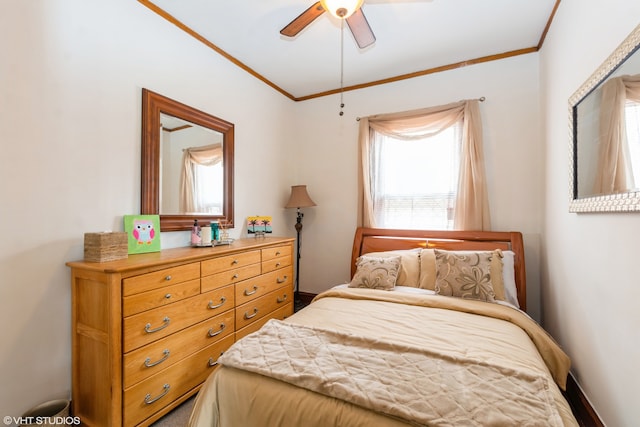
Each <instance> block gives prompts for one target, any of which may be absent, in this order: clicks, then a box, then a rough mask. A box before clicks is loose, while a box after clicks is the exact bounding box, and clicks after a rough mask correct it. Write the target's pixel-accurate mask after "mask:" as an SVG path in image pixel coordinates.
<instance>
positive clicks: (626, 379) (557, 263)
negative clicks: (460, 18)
mask: <svg viewBox="0 0 640 427" xmlns="http://www.w3.org/2000/svg"><path fill="white" fill-rule="evenodd" d="M0 7H1V8H2V9H1V10H2V13H0V52H2V55H3V60H2V61H1V62H0V96H1V98H2V102H1V103H0V127H1V128H2V130H3V139H2V141H1V142H0V143H1V144H2V148H3V155H2V156H0V201H1V203H0V236H2V238H1V239H0V277H2V282H1V283H0V313H1V314H0V322H1V324H2V325H3V327H2V335H1V337H2V346H1V347H0V378H2V380H3V382H2V386H1V387H0V415H3V416H5V415H13V416H17V415H19V414H21V413H22V412H24V411H25V410H26V409H27V408H29V407H31V406H33V405H35V404H36V403H39V402H42V401H44V400H48V399H52V398H58V397H68V395H69V392H70V370H71V366H70V365H71V358H70V345H71V339H70V286H69V272H68V269H67V268H66V267H65V266H64V263H65V262H66V261H69V260H73V259H81V258H82V236H83V233H84V232H88V231H99V230H105V229H114V230H121V229H122V215H124V214H128V213H136V212H139V198H140V190H139V180H140V114H141V107H140V105H141V89H142V88H143V87H147V88H149V89H151V90H153V91H155V92H158V93H161V94H163V95H166V96H169V97H171V98H173V99H176V100H178V101H181V102H184V103H186V104H189V105H192V106H194V107H196V108H199V109H202V110H204V111H208V112H210V113H212V114H214V115H217V116H219V117H221V118H223V119H226V120H228V121H231V122H233V123H235V124H236V150H235V156H236V170H235V183H236V187H235V195H236V209H235V214H236V222H237V223H238V227H237V228H236V229H235V230H234V231H233V235H232V236H233V237H239V236H240V235H243V234H244V233H245V231H246V230H245V228H244V226H243V225H242V222H243V218H245V217H246V216H248V215H272V216H273V218H274V234H276V235H293V234H294V232H293V224H294V222H295V213H294V211H292V210H285V209H283V208H282V206H283V205H284V204H285V203H286V200H287V198H288V194H289V186H290V185H293V184H307V185H308V189H309V192H310V194H311V196H312V198H313V199H314V200H315V201H316V202H317V203H318V206H317V207H315V208H309V209H305V217H304V230H303V245H302V255H303V258H302V260H301V263H302V264H301V266H302V272H301V278H300V284H301V289H302V290H303V291H307V292H319V291H322V290H323V289H326V288H327V287H328V286H330V285H332V284H334V283H339V282H342V281H345V280H347V279H348V277H349V265H348V264H349V259H350V251H351V242H352V238H353V232H354V229H355V226H356V200H355V199H356V182H357V145H356V138H357V122H356V121H355V118H356V116H366V115H371V114H376V113H384V112H390V111H401V110H408V109H414V108H420V107H425V106H431V105H439V104H445V103H448V102H451V101H457V100H460V99H465V98H474V97H480V96H485V97H486V98H487V100H486V101H485V103H483V104H481V112H482V115H483V121H484V124H485V125H484V135H485V156H486V161H487V172H488V185H489V192H490V201H491V206H492V216H493V221H492V223H493V228H494V229H496V230H520V231H522V232H523V233H524V235H525V245H526V250H527V267H528V290H529V304H530V305H529V306H530V310H529V311H530V312H531V314H532V315H533V316H534V317H535V318H540V317H541V316H542V317H543V319H544V322H545V325H546V326H547V328H548V329H550V330H551V332H552V333H553V335H554V336H555V337H556V338H557V339H558V340H559V341H560V343H561V344H562V345H563V346H564V348H565V349H566V350H567V351H568V352H569V354H570V356H571V357H572V358H573V361H574V368H573V369H574V373H575V374H576V376H577V378H578V381H579V382H580V384H581V385H582V387H583V388H584V389H585V391H586V393H587V395H588V397H590V398H591V400H592V402H593V403H594V406H595V408H596V409H597V410H598V411H599V413H600V414H601V415H602V416H603V418H604V419H605V421H606V422H607V423H608V424H609V425H611V426H631V425H633V423H634V422H635V421H636V420H638V419H640V408H638V405H637V404H636V403H637V401H636V400H634V399H637V398H636V397H635V396H637V395H638V384H640V378H639V377H638V375H640V374H638V371H637V370H634V367H635V366H637V361H638V360H640V350H639V348H640V347H639V346H640V340H639V339H638V338H639V336H638V332H637V328H638V324H639V320H640V318H639V315H638V314H637V310H636V306H635V304H634V302H635V301H637V300H638V299H639V298H638V297H640V291H639V290H638V289H639V288H638V287H637V284H636V283H635V282H637V280H635V281H634V279H632V278H630V276H631V274H632V273H627V272H628V271H631V268H632V266H633V265H634V261H636V260H635V258H636V257H635V256H634V255H636V254H637V253H638V243H636V242H637V238H636V237H635V236H638V231H640V230H639V228H640V221H639V220H638V215H637V214H631V215H624V214H593V215H576V214H569V213H568V212H567V197H568V172H569V171H568V141H567V137H568V136H567V124H568V123H567V99H568V98H569V96H570V95H571V94H572V93H573V91H575V90H576V89H577V88H578V87H579V86H580V84H582V82H583V81H584V80H585V79H586V78H587V77H588V76H589V75H590V73H591V72H592V71H593V70H595V68H596V67H597V66H598V65H599V64H600V63H601V62H602V60H604V59H605V58H606V56H607V55H608V54H609V53H610V52H611V51H612V50H613V49H614V48H615V47H616V46H617V45H618V43H619V42H620V41H621V40H622V39H624V37H626V35H627V34H628V33H629V32H630V31H631V30H632V28H633V27H634V26H635V25H636V24H637V23H638V17H639V16H640V3H639V2H630V1H628V0H607V1H606V2H605V1H603V0H599V1H596V0H582V1H579V0H564V1H563V2H562V3H561V5H560V9H559V11H558V16H557V17H556V19H555V21H554V24H553V25H552V27H551V31H550V33H549V36H548V39H547V41H546V43H545V46H544V48H543V51H542V52H541V54H529V55H525V56H520V57H516V58H510V59H506V60H502V61H497V62H491V63H485V64H479V65H474V66H470V67H466V68H461V69H457V70H453V71H448V72H445V73H440V74H434V75H430V76H424V77H421V78H417V79H413V80H409V81H403V82H398V83H394V84H389V85H386V86H380V87H375V88H369V89H365V90H359V91H354V92H347V93H345V103H346V106H345V115H344V116H343V117H340V116H338V111H339V108H338V103H339V100H338V97H337V96H331V97H326V98H321V99H316V100H310V101H306V102H302V103H297V104H294V103H292V102H290V101H288V100H287V99H285V98H284V97H283V96H282V95H280V94H278V93H276V92H275V91H273V90H272V89H271V88H269V87H267V86H266V85H264V84H263V83H261V82H259V81H257V80H256V79H254V78H253V77H251V76H249V75H247V74H246V73H244V72H242V71H240V70H239V69H238V68H236V67H235V66H234V65H232V64H230V63H228V62H227V61H226V60H224V59H222V58H219V57H217V56H216V55H214V54H212V53H211V51H210V50H209V49H208V48H206V47H205V46H203V45H201V44H199V43H198V42H195V41H194V40H193V39H191V38H190V37H189V36H187V35H185V34H184V33H182V32H181V31H180V30H178V29H177V28H176V27H174V26H172V25H171V24H169V23H167V22H165V21H164V20H162V19H160V18H159V17H158V16H157V15H155V14H154V13H152V12H151V11H149V10H147V9H146V8H145V7H143V6H141V5H140V4H139V3H138V2H135V1H132V0H110V1H108V2H105V1H98V0H55V1H47V0H30V1H20V0H0ZM540 65H541V66H542V67H541V70H539V66H540ZM345 73H346V75H347V76H348V69H346V70H345ZM336 77H338V76H336ZM347 78H348V77H347ZM336 81H338V79H337V78H336ZM541 96H542V97H541ZM540 111H543V112H544V113H543V114H542V116H541V114H540ZM542 129H544V130H542ZM541 141H544V143H543V142H541ZM24 158H27V159H28V161H19V159H24ZM256 182H260V183H263V182H268V183H269V185H268V186H264V185H260V186H256V185H255V183H256ZM187 242H188V233H186V232H184V233H183V232H180V233H163V235H162V243H163V247H169V246H181V245H186V244H187ZM540 264H542V267H543V269H542V274H541V275H540V273H539V271H540V270H539V268H538V267H539V266H540ZM540 276H541V278H542V298H543V300H542V301H543V307H544V310H543V311H541V308H540V304H539V295H540V286H539V279H540ZM611 289H615V292H604V291H610V290H611ZM634 404H635V405H634Z"/></svg>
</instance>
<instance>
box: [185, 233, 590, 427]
mask: <svg viewBox="0 0 640 427" xmlns="http://www.w3.org/2000/svg"><path fill="white" fill-rule="evenodd" d="M351 265H352V280H351V282H350V283H349V284H341V285H338V286H333V287H331V288H330V289H328V290H327V291H325V292H323V293H321V294H319V295H318V296H316V298H315V299H314V300H313V302H312V303H311V304H310V305H309V306H307V307H305V308H304V309H302V310H300V311H298V312H297V313H295V314H294V315H293V316H291V317H289V318H287V319H285V320H284V321H279V320H270V321H269V322H268V323H267V324H266V325H264V326H263V327H262V328H261V329H260V330H259V331H257V332H255V333H253V334H250V335H248V336H246V337H244V338H243V339H241V340H239V341H237V342H236V343H235V344H234V345H233V346H232V347H231V348H230V349H229V350H228V351H227V352H225V354H224V355H223V356H221V358H220V360H219V362H220V366H219V367H218V368H217V369H216V371H214V372H213V374H212V375H211V376H210V377H209V378H208V379H207V381H206V382H205V384H204V385H203V387H202V389H201V391H200V392H199V394H198V396H197V399H196V402H195V404H194V408H193V412H192V414H191V418H190V421H189V426H191V427H204V426H215V427H238V426H285V427H286V426H292V427H294V426H295V427H297V426H305V427H307V426H311V427H327V426H362V427H371V426H390V427H394V426H407V425H409V426H509V425H514V426H515V425H517V426H524V425H526V426H577V425H578V423H577V422H576V420H575V418H574V417H573V415H572V413H571V409H570V407H569V405H568V404H567V402H566V400H565V399H564V398H563V395H562V392H561V389H564V388H565V386H566V379H567V374H568V370H569V366H570V361H569V358H568V357H567V355H566V354H565V353H564V352H563V351H562V350H561V349H560V347H559V346H558V345H557V344H556V343H555V341H554V340H553V339H552V338H551V337H550V336H549V335H548V334H547V333H546V332H545V331H544V330H543V329H542V328H540V327H539V326H538V325H537V324H536V323H535V322H534V321H533V320H532V319H531V318H530V317H529V316H528V315H526V313H525V312H524V310H525V309H526V279H525V277H526V275H525V265H524V249H523V242H522V235H521V234H520V233H518V232H469V231H419V230H418V231H417V230H382V229H372V228H358V229H357V230H356V233H355V237H354V242H353V251H352V259H351ZM518 307H519V308H518Z"/></svg>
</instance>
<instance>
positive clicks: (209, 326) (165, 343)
mask: <svg viewBox="0 0 640 427" xmlns="http://www.w3.org/2000/svg"><path fill="white" fill-rule="evenodd" d="M234 321H235V313H234V311H233V310H229V311H226V312H225V313H223V314H220V315H218V316H215V317H213V318H211V319H208V320H205V321H204V322H200V323H198V324H196V325H194V326H191V327H189V328H187V329H185V330H184V331H182V332H180V333H179V334H173V335H169V336H168V337H165V338H162V339H160V340H157V341H154V342H153V343H151V344H148V345H145V346H144V347H141V348H139V349H137V350H134V351H131V352H129V353H127V354H125V355H124V362H123V369H124V387H125V388H129V387H131V386H132V385H134V384H136V383H138V382H140V381H142V380H144V379H145V378H148V377H150V376H151V375H153V374H156V373H157V372H160V371H162V370H163V369H166V368H168V367H169V366H171V365H173V364H175V363H177V362H179V361H180V360H182V359H184V358H185V357H187V356H188V355H190V354H192V353H194V352H196V351H198V350H200V349H202V348H204V347H207V346H208V345H211V344H213V343H214V342H216V341H219V340H221V339H223V338H225V337H227V336H229V335H233V333H234V329H235V323H234Z"/></svg>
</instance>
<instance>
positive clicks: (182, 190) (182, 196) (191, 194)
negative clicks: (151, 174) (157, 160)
mask: <svg viewBox="0 0 640 427" xmlns="http://www.w3.org/2000/svg"><path fill="white" fill-rule="evenodd" d="M160 120H161V125H162V132H161V150H162V152H161V158H162V162H161V163H162V166H161V168H162V169H161V173H160V179H161V193H160V213H161V214H200V213H202V214H211V215H222V206H223V196H224V192H223V190H224V188H223V182H224V177H223V172H224V160H223V135H222V134H221V133H220V132H216V131H214V130H212V129H208V128H205V127H202V126H198V125H195V124H193V123H189V122H187V121H185V120H181V119H178V118H176V117H173V116H168V115H166V114H161V115H160Z"/></svg>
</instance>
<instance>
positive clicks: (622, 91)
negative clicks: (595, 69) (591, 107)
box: [593, 74, 640, 194]
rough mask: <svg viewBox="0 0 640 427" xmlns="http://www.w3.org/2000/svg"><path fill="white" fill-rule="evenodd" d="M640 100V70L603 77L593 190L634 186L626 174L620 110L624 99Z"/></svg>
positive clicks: (617, 190) (609, 191)
mask: <svg viewBox="0 0 640 427" xmlns="http://www.w3.org/2000/svg"><path fill="white" fill-rule="evenodd" d="M628 99H629V100H632V101H635V102H640V74H638V75H635V76H621V77H616V78H612V79H609V80H607V81H606V82H605V83H604V84H603V85H602V100H601V102H600V147H599V150H598V167H597V169H596V179H595V183H594V186H593V191H594V194H613V193H620V192H624V191H627V190H628V189H629V188H635V183H634V182H630V181H633V177H632V176H629V174H628V171H629V169H630V166H629V155H628V153H627V151H628V146H627V135H626V132H625V119H624V115H625V113H624V110H625V104H626V102H627V100H628Z"/></svg>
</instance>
